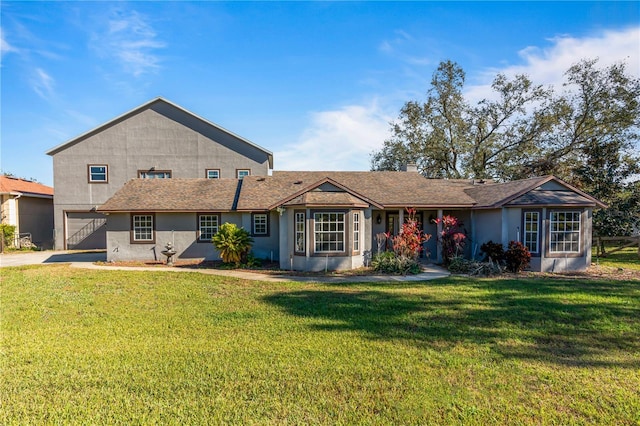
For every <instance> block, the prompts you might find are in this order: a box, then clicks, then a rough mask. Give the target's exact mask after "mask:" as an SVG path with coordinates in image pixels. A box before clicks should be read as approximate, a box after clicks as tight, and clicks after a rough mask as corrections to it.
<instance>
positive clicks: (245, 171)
mask: <svg viewBox="0 0 640 426" xmlns="http://www.w3.org/2000/svg"><path fill="white" fill-rule="evenodd" d="M250 174H251V170H248V169H238V170H236V175H237V176H238V179H242V178H243V177H245V176H249V175H250Z"/></svg>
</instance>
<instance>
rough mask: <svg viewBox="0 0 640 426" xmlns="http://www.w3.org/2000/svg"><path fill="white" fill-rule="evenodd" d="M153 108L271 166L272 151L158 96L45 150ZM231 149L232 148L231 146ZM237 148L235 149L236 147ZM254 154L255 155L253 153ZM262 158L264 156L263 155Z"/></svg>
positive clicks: (54, 151)
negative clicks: (264, 160) (265, 159)
mask: <svg viewBox="0 0 640 426" xmlns="http://www.w3.org/2000/svg"><path fill="white" fill-rule="evenodd" d="M150 109H151V110H154V111H156V112H158V113H160V114H162V115H165V116H167V117H171V118H172V119H174V120H175V121H177V122H179V123H181V124H183V125H184V126H186V127H189V128H191V129H193V130H194V131H197V132H199V133H202V134H204V135H209V136H212V137H210V138H211V139H214V140H216V141H217V142H218V143H221V144H223V145H231V144H233V145H236V146H241V147H243V148H244V149H242V151H244V152H243V154H244V155H247V156H251V153H252V152H254V153H255V152H259V153H261V155H263V156H267V158H268V161H269V167H270V168H273V153H271V151H268V150H266V149H264V148H262V147H261V146H259V145H257V144H255V143H253V142H251V141H249V140H248V139H245V138H243V137H242V136H239V135H237V134H235V133H233V132H230V131H229V130H227V129H225V128H223V127H221V126H219V125H217V124H215V123H213V122H211V121H208V120H206V119H204V118H202V117H200V116H198V115H196V114H194V113H192V112H190V111H188V110H186V109H184V108H182V107H180V106H178V105H176V104H174V103H172V102H170V101H168V100H166V99H164V98H161V97H158V98H155V99H152V100H151V101H149V102H147V103H145V104H143V105H140V106H139V107H137V108H134V109H132V110H131V111H128V112H126V113H124V114H122V115H120V116H118V117H116V118H114V119H112V120H109V121H108V122H106V123H104V124H101V125H100V126H98V127H96V128H94V129H92V130H89V131H88V132H86V133H83V134H82V135H80V136H77V137H75V138H73V139H71V140H69V141H67V142H64V143H62V144H61V145H58V146H56V147H54V148H52V149H50V150H49V151H47V155H52V156H53V155H55V154H57V153H59V152H61V151H64V150H65V149H67V148H70V147H72V146H74V145H76V144H78V143H80V142H82V141H84V140H86V139H88V138H90V137H91V136H94V135H96V134H98V133H100V132H102V131H104V130H106V129H107V128H110V127H112V126H114V125H116V124H118V123H121V122H123V121H126V120H127V119H129V118H131V117H133V116H135V115H137V114H140V113H141V112H143V111H146V110H150ZM232 149H233V148H232ZM236 150H237V149H236ZM254 156H255V155H254ZM263 158H264V157H263Z"/></svg>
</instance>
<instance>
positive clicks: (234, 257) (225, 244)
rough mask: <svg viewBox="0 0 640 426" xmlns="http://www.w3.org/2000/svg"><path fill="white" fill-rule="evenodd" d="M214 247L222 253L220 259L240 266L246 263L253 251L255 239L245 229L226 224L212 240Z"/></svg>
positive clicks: (233, 224)
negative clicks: (250, 252)
mask: <svg viewBox="0 0 640 426" xmlns="http://www.w3.org/2000/svg"><path fill="white" fill-rule="evenodd" d="M211 241H212V242H213V245H214V246H215V247H216V249H218V250H219V251H220V257H222V261H223V262H225V263H233V264H234V265H236V266H240V263H241V262H243V261H246V259H247V255H248V254H249V251H250V250H251V245H252V244H253V238H251V235H250V234H249V231H247V230H246V229H244V228H239V227H238V226H237V225H236V224H235V223H228V222H225V223H223V224H222V225H221V226H220V229H219V230H218V232H216V234H215V235H214V236H213V238H212V239H211Z"/></svg>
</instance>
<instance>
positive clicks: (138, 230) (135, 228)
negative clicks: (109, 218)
mask: <svg viewBox="0 0 640 426" xmlns="http://www.w3.org/2000/svg"><path fill="white" fill-rule="evenodd" d="M153 221H154V217H153V215H152V214H134V215H133V216H132V217H131V234H132V238H131V239H132V241H133V242H136V243H152V242H154V241H155V235H154V233H153Z"/></svg>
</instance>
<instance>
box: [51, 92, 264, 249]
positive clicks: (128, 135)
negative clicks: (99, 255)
mask: <svg viewBox="0 0 640 426" xmlns="http://www.w3.org/2000/svg"><path fill="white" fill-rule="evenodd" d="M47 154H48V155H51V156H52V157H53V179H54V187H55V188H56V197H55V200H54V210H55V237H56V238H55V247H56V249H104V248H106V246H107V242H106V226H105V223H106V218H105V216H104V215H102V214H100V213H98V212H96V209H97V207H98V206H100V205H102V204H103V203H105V202H106V201H107V200H108V199H109V198H110V197H111V196H113V194H115V192H116V191H117V190H118V189H120V188H121V187H122V186H123V185H124V184H125V182H127V181H129V180H130V179H132V178H148V179H153V178H159V179H168V178H171V179H173V178H207V179H220V178H234V179H235V178H242V177H244V176H262V175H267V173H268V171H269V169H270V168H273V154H272V153H271V152H269V151H267V150H265V149H264V148H262V147H260V146H258V145H256V144H254V143H252V142H250V141H248V140H247V139H244V138H242V137H240V136H238V135H235V134H233V133H231V132H229V131H228V130H225V129H223V128H222V127H220V126H218V125H216V124H214V123H211V122H210V121H207V120H205V119H203V118H201V117H199V116H197V115H195V114H193V113H191V112H189V111H187V110H185V109H183V108H182V107H180V106H178V105H176V104H173V103H171V102H169V101H167V100H166V99H163V98H156V99H153V100H151V101H150V102H147V103H145V104H144V105H141V106H139V107H137V108H135V109H133V110H131V111H129V112H127V113H125V114H123V115H121V116H119V117H117V118H115V119H113V120H111V121H109V122H107V123H105V124H102V125H100V126H98V127H97V128H95V129H93V130H90V131H89V132H87V133H85V134H83V135H81V136H78V137H76V138H74V139H72V140H70V141H68V142H66V143H63V144H62V145H59V146H57V147H55V148H53V149H51V150H50V151H48V152H47Z"/></svg>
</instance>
